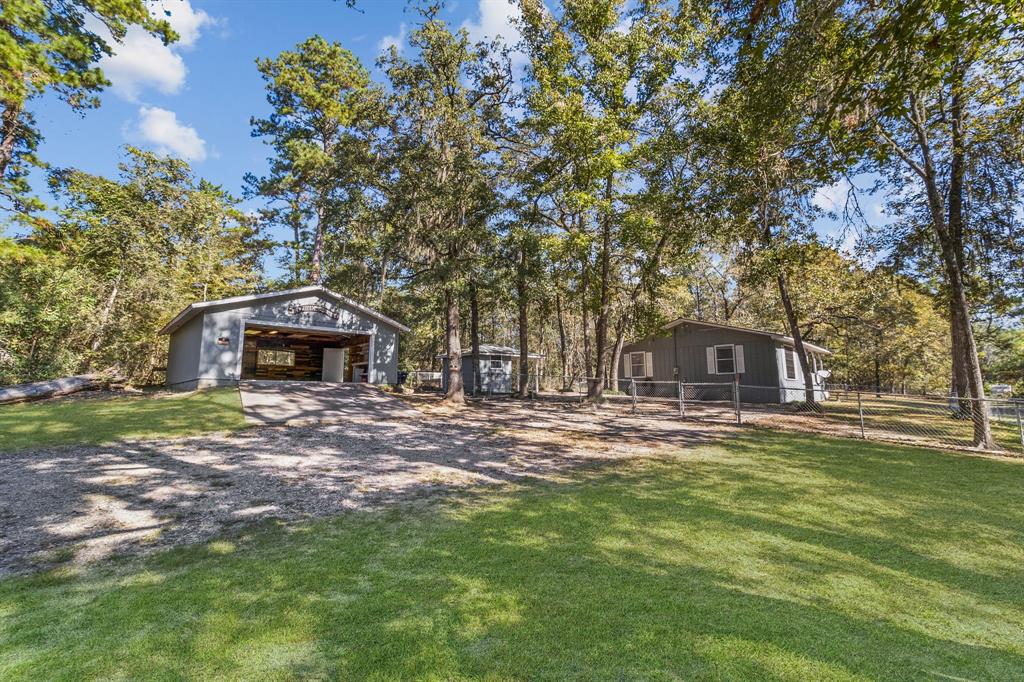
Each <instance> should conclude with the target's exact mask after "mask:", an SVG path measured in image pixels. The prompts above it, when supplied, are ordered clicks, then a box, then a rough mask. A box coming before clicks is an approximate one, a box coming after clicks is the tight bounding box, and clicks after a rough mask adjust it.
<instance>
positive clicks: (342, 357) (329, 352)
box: [321, 348, 348, 382]
mask: <svg viewBox="0 0 1024 682" xmlns="http://www.w3.org/2000/svg"><path fill="white" fill-rule="evenodd" d="M347 364H348V348H324V368H323V373H322V377H321V378H322V379H323V380H324V381H337V382H341V381H344V380H345V365H347Z"/></svg>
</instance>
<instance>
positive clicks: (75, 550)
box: [0, 399, 729, 574]
mask: <svg viewBox="0 0 1024 682" xmlns="http://www.w3.org/2000/svg"><path fill="white" fill-rule="evenodd" d="M410 404H412V405H414V406H415V407H416V408H417V411H416V412H415V413H413V414H412V415H410V416H405V417H402V418H395V419H381V418H379V417H378V418H366V419H358V418H350V419H346V420H345V421H344V422H342V423H338V424H330V425H307V426H292V427H259V428H253V429H249V430H247V431H243V432H241V433H237V434H234V435H215V436H202V437H193V438H186V439H174V440H157V441H134V442H124V443H119V444H116V445H106V446H82V447H64V448H54V449H46V450H37V451H29V452H19V453H16V454H9V455H3V456H0V574H3V573H11V572H21V571H27V570H33V569H37V568H42V567H45V566H50V565H53V564H55V563H61V562H74V563H82V562H88V561H93V560H96V559H100V558H103V557H106V556H110V555H112V554H123V553H141V552H145V551H151V550H153V549H155V548H159V547H166V546H170V545H176V544H185V543H193V542H199V541H203V540H207V539H209V538H211V537H213V536H215V535H217V534H219V533H222V532H224V531H225V530H229V529H230V528H232V527H233V526H239V525H241V524H248V523H251V522H253V521H256V520H259V519H265V518H268V517H274V518H280V519H284V520H286V521H292V520H301V519H306V518H311V517H322V516H330V515H334V514H338V513H340V512H343V511H345V510H353V509H374V508H379V507H381V506H384V505H388V504H393V503H396V502H400V501H402V500H408V499H417V498H422V497H425V496H434V495H437V494H439V493H444V492H448V491H451V490H455V489H460V488H466V487H469V486H479V485H501V484H504V483H507V482H515V481H524V480H530V479H537V478H540V479H547V480H560V479H563V478H564V477H565V476H566V475H567V474H568V473H569V472H570V471H571V470H572V469H574V468H577V467H580V466H588V465H592V464H595V463H600V462H605V461H611V460H615V459H621V458H629V457H637V456H642V455H650V454H653V453H655V452H657V451H659V450H662V449H663V448H666V447H670V448H678V447H680V446H687V445H692V444H694V443H699V442H703V441H707V440H709V439H711V438H714V437H716V435H718V434H720V433H723V432H725V431H727V430H728V429H729V427H727V426H718V425H713V424H696V423H693V422H682V421H678V420H666V419H664V418H663V417H660V416H659V417H653V418H650V417H644V416H642V415H640V416H636V417H625V416H622V415H616V416H614V418H612V417H611V416H610V415H607V414H604V413H602V412H600V411H595V410H594V409H593V408H588V407H583V406H579V405H574V404H546V403H527V402H522V403H521V402H518V401H503V402H487V403H477V404H474V405H471V406H469V407H467V408H465V409H463V410H460V411H457V412H451V411H448V410H444V409H436V408H435V407H434V404H433V402H431V399H417V400H414V401H411V402H410Z"/></svg>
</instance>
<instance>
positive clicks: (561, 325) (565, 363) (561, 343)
mask: <svg viewBox="0 0 1024 682" xmlns="http://www.w3.org/2000/svg"><path fill="white" fill-rule="evenodd" d="M555 312H556V314H557V315H558V359H559V361H560V362H561V363H562V390H563V391H568V390H569V356H568V354H567V351H566V347H565V320H564V319H563V318H562V294H560V293H557V294H555Z"/></svg>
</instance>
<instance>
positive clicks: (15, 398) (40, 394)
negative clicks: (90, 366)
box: [0, 374, 110, 405]
mask: <svg viewBox="0 0 1024 682" xmlns="http://www.w3.org/2000/svg"><path fill="white" fill-rule="evenodd" d="M109 381H110V379H109V377H106V376H103V375H100V374H79V375H77V376H73V377H61V378H60V379H52V380H50V381H36V382H33V383H31V384H17V385H15V386H6V387H4V388H0V405H4V404H6V403H22V402H26V401H29V400H44V399H46V398H56V397H57V396H62V395H69V394H71V393H78V392H79V391H98V390H100V389H102V388H104V387H105V386H106V385H107V383H108V382H109Z"/></svg>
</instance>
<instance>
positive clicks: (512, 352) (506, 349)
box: [437, 343, 544, 359]
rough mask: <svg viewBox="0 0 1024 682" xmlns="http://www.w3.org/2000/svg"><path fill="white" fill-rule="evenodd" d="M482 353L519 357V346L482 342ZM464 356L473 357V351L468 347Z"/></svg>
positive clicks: (530, 355)
mask: <svg viewBox="0 0 1024 682" xmlns="http://www.w3.org/2000/svg"><path fill="white" fill-rule="evenodd" d="M480 355H497V356H500V357H513V358H518V357H519V349H518V348H514V347H512V346H499V345H497V344H494V343H481V344H480ZM437 357H439V358H446V357H448V354H447V353H441V354H439V355H438V356H437ZM462 357H464V358H471V357H473V351H472V350H468V349H467V351H466V352H465V353H463V354H462ZM526 357H528V358H532V359H537V358H542V357H544V356H543V355H541V354H539V353H527V354H526Z"/></svg>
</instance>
